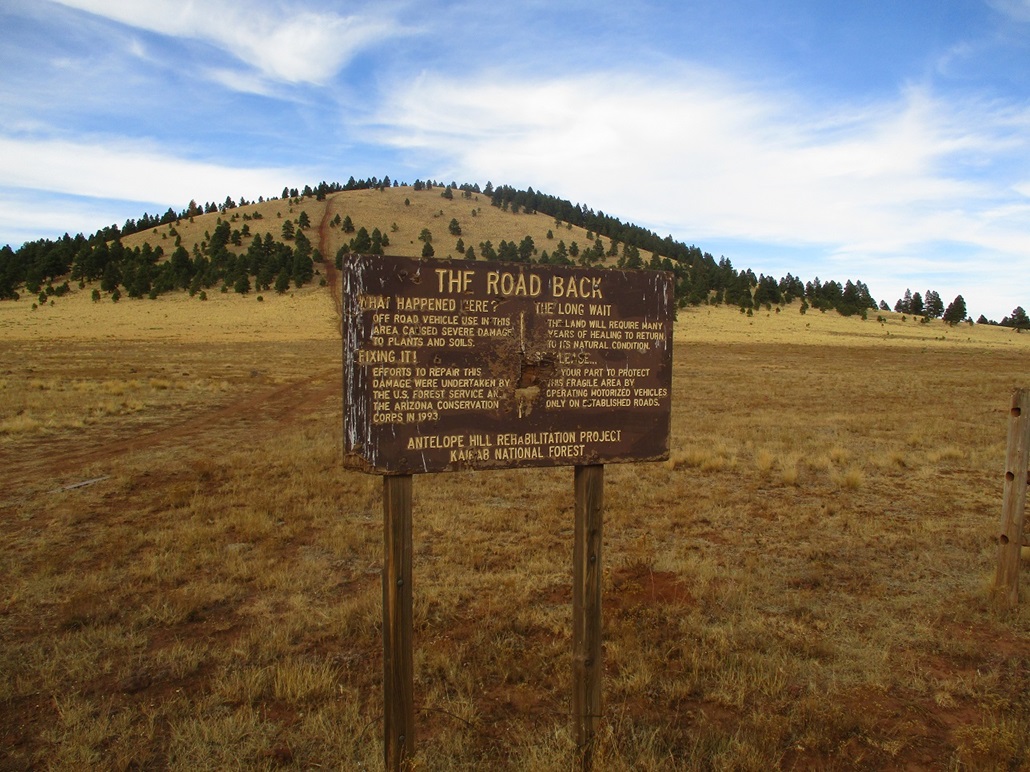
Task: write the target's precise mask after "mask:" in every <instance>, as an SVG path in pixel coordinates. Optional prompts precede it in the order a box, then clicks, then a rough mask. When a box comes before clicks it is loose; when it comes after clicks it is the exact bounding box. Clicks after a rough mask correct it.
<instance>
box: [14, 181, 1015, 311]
mask: <svg viewBox="0 0 1030 772" xmlns="http://www.w3.org/2000/svg"><path fill="white" fill-rule="evenodd" d="M401 185H406V183H403V182H398V181H397V180H391V179H390V178H389V177H388V176H385V177H383V178H382V179H378V178H376V177H370V178H368V179H360V180H358V179H355V178H354V177H353V176H352V177H350V178H349V179H348V180H347V182H346V183H345V184H341V183H339V182H332V183H330V182H326V181H324V180H323V181H322V182H320V183H319V184H318V185H316V186H314V187H312V186H311V185H305V186H304V187H303V188H302V189H299V190H298V189H297V188H289V187H284V188H283V190H282V194H281V197H282V198H283V199H291V200H295V202H299V201H300V200H301V199H302V198H308V197H313V198H316V199H317V200H323V199H324V198H325V197H326V196H328V195H329V194H331V193H336V192H340V191H346V190H370V189H376V190H383V189H385V188H388V187H399V186H401ZM412 187H413V189H414V190H416V191H426V190H433V189H435V188H443V192H442V193H441V194H440V195H441V196H443V197H444V198H453V195H454V191H460V192H461V194H462V195H463V196H464V197H466V198H471V197H472V195H473V194H474V193H482V194H483V195H485V196H487V197H488V198H489V199H490V202H491V204H492V205H493V206H496V207H498V208H500V209H502V210H506V211H510V212H512V213H514V214H518V213H519V212H526V213H537V212H539V213H541V214H546V215H548V216H551V217H553V218H554V220H555V224H556V226H560V225H562V224H564V225H565V226H566V227H568V226H578V227H580V228H582V229H584V230H585V231H586V232H587V234H586V235H587V241H588V242H590V243H588V244H587V245H586V246H584V247H582V248H581V247H580V246H579V245H578V244H577V243H576V242H575V241H573V242H572V243H571V244H569V245H566V244H565V242H564V241H559V242H558V244H557V246H556V247H555V248H554V249H553V250H550V251H549V250H547V249H544V250H543V251H542V252H539V253H538V250H537V246H536V245H535V244H534V243H533V240H532V238H531V237H529V236H526V237H525V238H524V239H523V240H522V241H521V242H519V243H515V242H514V241H513V242H507V241H503V240H502V241H501V243H500V244H499V245H497V247H494V245H493V244H492V243H491V242H490V241H485V242H482V243H481V244H480V245H479V253H478V255H477V252H476V249H475V248H474V247H473V246H471V245H468V246H466V245H465V244H464V242H463V241H462V240H461V239H460V238H459V239H458V243H457V245H456V247H457V251H458V253H459V254H460V255H463V256H464V257H465V258H466V259H472V260H474V259H477V256H478V257H480V258H482V259H485V260H504V261H511V262H537V263H542V264H557V265H575V264H579V265H585V266H590V265H596V264H599V263H600V262H601V261H602V260H603V259H604V258H606V257H609V258H610V257H616V256H617V258H618V259H617V264H618V266H619V267H620V268H628V269H656V270H666V271H671V272H672V273H673V274H675V277H676V285H675V286H676V297H677V300H678V303H679V305H680V306H685V305H700V304H702V303H715V304H721V303H725V304H728V305H733V306H739V307H740V309H741V310H742V311H744V310H750V309H754V308H760V307H765V308H771V307H772V306H773V305H777V306H779V305H784V304H788V303H790V302H792V301H794V300H796V299H798V298H800V299H801V301H802V304H801V311H802V313H804V312H805V311H807V310H808V309H809V308H816V309H819V310H830V309H833V310H836V311H838V312H839V313H841V314H843V315H846V316H847V315H855V314H859V315H862V316H863V317H865V315H866V314H867V311H868V310H869V309H873V310H876V309H879V310H883V311H887V310H890V309H889V308H888V306H887V304H886V303H885V302H881V303H880V304H879V305H878V304H877V303H876V301H875V300H874V299H873V298H872V296H871V294H870V292H869V288H868V287H867V286H866V285H865V284H864V283H863V282H861V281H851V280H848V281H847V282H845V283H844V284H841V283H840V282H836V281H827V282H822V281H820V279H819V278H818V277H816V278H815V279H814V280H813V281H810V282H807V283H805V282H802V281H801V280H800V279H798V278H797V277H794V276H792V275H791V274H789V273H788V274H787V275H786V276H785V277H783V278H781V279H779V280H777V279H775V278H774V277H771V276H764V275H760V276H756V275H755V274H754V272H753V271H751V270H750V269H747V270H737V269H735V268H734V267H733V264H732V263H731V261H730V260H729V258H726V257H721V258H720V259H719V260H718V261H716V259H715V258H714V257H713V256H712V255H711V254H709V253H708V252H702V250H701V249H699V248H698V247H696V246H694V245H687V244H685V243H684V242H679V241H675V240H673V238H672V236H666V237H664V238H662V237H659V236H658V235H657V234H656V233H654V232H652V231H649V230H647V229H645V228H642V227H640V226H637V225H633V224H630V223H623V222H621V221H620V220H619V219H618V218H616V217H612V216H610V215H607V214H605V213H604V212H602V211H597V212H595V211H594V210H593V209H590V208H588V207H585V206H583V205H581V204H572V203H571V202H570V201H568V200H567V199H561V198H557V197H555V196H550V195H546V194H544V193H540V192H537V191H534V190H533V188H528V189H527V190H524V191H523V190H518V189H516V188H514V187H512V186H509V185H500V186H498V187H496V188H495V187H494V186H493V184H492V183H490V182H487V183H486V186H485V187H484V188H482V189H480V187H479V185H478V184H469V183H464V184H461V185H459V184H458V183H456V182H451V183H449V184H444V183H441V182H438V181H435V180H425V181H423V180H420V179H419V180H415V182H414V184H413V186H412ZM275 198H277V197H276V196H270V197H269V200H273V199H275ZM264 200H265V199H264V198H263V197H259V198H258V202H262V201H264ZM248 203H252V202H248V201H247V200H246V199H245V198H242V197H241V198H240V200H239V202H238V203H237V202H236V201H234V200H233V199H232V198H231V197H229V196H227V197H226V199H225V201H224V202H222V203H221V204H215V203H214V202H208V203H206V204H204V205H203V206H202V205H200V204H198V203H197V202H196V201H191V202H190V204H189V206H187V207H186V208H185V209H183V210H182V211H181V212H178V213H177V212H175V211H174V210H173V209H172V208H169V209H168V210H167V211H166V212H165V213H164V214H163V215H161V216H156V215H149V214H147V213H144V214H143V215H142V216H141V217H140V218H139V219H136V220H133V219H128V220H126V222H125V224H124V225H123V226H122V227H120V228H119V227H118V226H117V225H111V226H108V227H106V228H102V229H100V230H98V231H97V232H96V233H95V234H93V235H92V236H90V237H88V238H87V237H85V236H83V235H82V234H79V235H77V236H74V237H72V236H69V235H68V234H65V235H64V236H63V237H62V238H60V239H57V240H56V241H51V240H49V239H39V240H37V241H33V242H27V243H26V244H24V245H22V247H20V248H19V249H18V250H13V249H11V247H10V246H4V247H2V248H0V299H7V298H14V297H17V292H16V288H17V287H18V286H20V285H21V284H24V285H25V287H26V289H27V290H28V291H29V292H32V293H33V294H35V293H36V292H40V291H43V287H45V286H52V283H53V281H54V280H55V279H57V278H58V277H59V276H63V275H65V274H68V273H69V272H71V274H72V278H73V279H76V280H80V281H90V280H95V279H97V278H99V279H104V277H105V275H106V274H107V273H108V272H110V277H109V278H107V280H106V282H104V283H105V284H106V286H111V287H113V288H115V289H117V288H118V287H119V286H121V287H124V288H125V290H126V291H127V292H128V293H129V294H130V296H142V295H152V294H154V293H155V292H156V293H157V294H160V293H162V292H167V291H171V290H173V289H190V290H191V291H197V290H198V289H199V288H211V287H212V286H214V285H215V284H216V283H218V282H219V281H221V282H222V283H223V286H225V287H228V288H233V289H238V290H239V291H249V289H250V287H249V283H250V278H253V279H254V285H255V286H256V287H257V288H258V289H265V290H267V289H270V288H272V287H274V288H276V289H277V290H279V291H281V292H284V291H285V289H286V288H287V287H288V286H289V284H290V282H293V283H294V284H295V285H296V286H302V285H303V284H304V283H306V282H308V281H310V280H311V278H312V276H313V259H314V260H321V255H318V252H317V250H314V249H312V247H311V243H310V241H309V240H308V239H307V237H306V236H305V235H304V233H303V230H304V227H306V226H305V225H304V224H301V227H299V228H297V229H296V232H292V228H291V229H290V230H291V232H289V233H288V232H287V227H286V224H284V231H283V234H282V235H283V239H284V241H290V240H292V241H294V246H293V247H290V246H289V245H287V244H285V243H283V242H280V241H275V240H274V239H273V238H272V237H271V235H266V236H265V237H264V239H260V238H258V237H255V238H254V242H253V243H252V244H251V245H250V247H249V248H248V250H247V252H246V253H244V254H241V255H238V256H236V255H234V254H233V253H232V252H230V251H229V250H228V248H227V244H228V243H230V241H231V243H233V244H234V245H236V246H240V245H241V237H246V236H249V233H248V232H247V227H248V226H247V225H244V228H243V232H242V234H241V232H240V231H232V230H230V226H229V224H228V223H226V222H224V221H221V220H219V224H218V226H217V227H216V228H215V233H214V234H212V235H211V236H210V238H209V239H208V240H207V241H206V242H205V243H204V244H203V245H202V246H201V247H200V248H195V249H194V253H193V254H192V255H191V254H190V253H189V252H187V251H186V249H185V248H183V247H182V246H181V245H180V244H178V239H177V245H176V249H175V251H174V252H173V254H172V255H171V257H170V259H169V260H168V261H166V262H163V263H162V262H161V258H162V257H163V256H164V253H163V251H162V249H161V247H158V248H157V249H152V248H150V246H149V245H148V244H145V245H144V246H143V247H138V248H136V249H134V250H128V249H126V248H125V247H123V246H122V245H121V243H120V241H119V239H120V238H121V237H122V236H125V235H129V234H131V233H137V232H140V231H144V230H147V229H153V228H156V227H158V226H159V225H167V224H170V223H173V222H178V221H180V220H182V219H188V218H192V217H195V216H196V215H199V214H208V213H215V212H218V213H221V214H225V213H226V212H228V211H229V210H232V209H235V208H236V207H237V206H245V205H247V204H248ZM302 215H304V213H302ZM244 219H247V218H246V217H245V218H244ZM290 225H291V226H292V223H290ZM332 225H334V226H336V227H342V229H343V230H344V232H345V233H354V237H353V238H352V239H351V240H350V242H349V243H348V244H346V245H345V247H343V248H341V250H340V252H339V253H338V254H337V256H336V259H337V262H340V261H341V260H342V255H343V254H344V253H345V252H346V251H353V252H366V253H371V254H382V253H383V249H384V248H385V247H388V246H389V243H390V241H389V237H388V236H387V234H384V233H381V232H380V231H379V229H377V228H376V229H373V231H372V232H371V233H369V232H368V231H367V229H365V228H357V229H355V228H354V226H353V223H351V222H350V218H349V217H348V218H346V220H344V221H341V220H340V218H339V217H337V218H336V220H334V221H333V223H332ZM449 232H450V233H451V235H457V236H459V237H460V234H461V228H460V225H459V224H458V223H457V220H452V221H451V224H450V227H449ZM427 234H428V229H426V230H424V231H423V234H422V235H420V237H419V238H420V239H421V240H422V241H423V242H424V244H423V256H426V257H430V256H433V255H434V253H435V250H434V247H433V245H432V236H431V234H428V237H427ZM552 236H553V234H552V233H551V232H549V233H548V238H549V239H550V238H551V237H552ZM602 237H605V238H607V239H608V240H609V247H608V249H607V250H606V249H605V248H604V244H603V241H602ZM646 253H650V259H649V260H646V261H645V260H644V258H643V257H642V255H643V254H646ZM108 291H112V292H113V291H114V289H112V290H108ZM894 310H895V311H898V312H900V313H906V314H911V315H912V316H921V317H923V318H924V319H926V320H929V319H936V318H943V319H944V321H946V322H950V323H953V324H954V323H957V322H958V321H962V320H963V319H965V318H966V307H965V300H964V299H963V298H962V296H961V295H959V296H957V297H956V298H955V300H954V301H952V303H951V304H949V306H948V307H947V308H945V307H944V305H943V302H942V301H941V298H940V296H939V295H938V294H937V293H936V292H933V291H930V290H928V291H927V292H926V294H925V296H921V295H920V294H919V293H918V292H916V293H912V292H910V291H908V290H906V292H905V297H903V298H901V299H899V300H898V302H897V303H896V304H895V307H894ZM977 321H978V322H979V323H985V324H994V322H993V321H989V320H987V319H985V318H984V317H983V316H982V315H981V317H980V318H979V319H978V320H977ZM1001 324H1002V325H1003V326H1010V327H1016V328H1030V322H1027V315H1026V312H1025V311H1024V310H1023V308H1022V307H1021V306H1020V307H1017V308H1016V309H1014V310H1013V312H1012V314H1011V315H1010V316H1006V317H1005V318H1004V319H1003V320H1002V322H1001Z"/></svg>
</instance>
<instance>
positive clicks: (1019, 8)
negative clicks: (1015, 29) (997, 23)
mask: <svg viewBox="0 0 1030 772" xmlns="http://www.w3.org/2000/svg"><path fill="white" fill-rule="evenodd" d="M987 4H988V5H989V6H991V7H992V8H993V9H994V10H996V11H998V12H999V13H1001V14H1004V15H1005V16H1008V17H1009V18H1011V19H1014V20H1015V21H1018V22H1030V0H987Z"/></svg>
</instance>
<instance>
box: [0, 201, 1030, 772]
mask: <svg viewBox="0 0 1030 772" xmlns="http://www.w3.org/2000/svg"><path fill="white" fill-rule="evenodd" d="M392 193H393V191H388V192H386V193H384V194H381V195H384V196H386V195H391V194H392ZM424 195H428V196H433V201H432V206H438V207H441V208H446V205H448V204H449V203H450V202H446V201H445V200H444V199H440V198H439V195H438V194H436V195H434V194H433V193H431V192H430V193H429V194H424ZM455 203H456V204H462V203H463V202H462V201H461V200H460V199H459V200H458V201H456V202H455ZM414 205H415V203H414V198H413V204H412V206H414ZM427 205H428V204H427ZM463 205H465V206H468V205H469V204H467V203H463ZM334 206H335V204H334ZM488 209H489V207H488V206H483V210H484V212H483V214H484V216H485V215H486V213H487V210H488ZM357 211H358V210H357V209H355V210H354V212H357ZM354 212H351V217H352V219H354V220H355V222H356V223H360V220H359V219H358V217H357V216H356V215H355V213H354ZM309 216H311V217H312V219H315V217H314V213H313V212H309ZM477 217H478V215H477ZM199 219H200V218H198V220H199ZM516 219H519V220H520V221H521V220H523V219H525V220H528V219H529V218H528V217H526V216H524V215H519V216H518V218H516ZM447 220H449V218H447ZM447 220H445V221H444V222H443V227H442V232H443V233H446V221H447ZM551 226H552V227H553V223H552V224H551ZM404 227H406V226H404V225H403V224H402V225H401V230H400V231H398V232H403V228H404ZM463 227H465V223H464V221H463ZM434 233H435V231H434ZM416 236H417V234H416ZM470 241H471V240H470V239H469V238H466V242H470ZM495 243H496V240H495ZM438 252H439V250H438ZM88 297H89V289H88V288H87V290H85V291H76V292H74V293H73V294H72V295H71V296H69V297H66V298H62V299H60V300H59V302H57V303H55V305H54V306H52V307H47V308H41V309H38V310H37V311H35V312H33V311H32V310H31V308H30V305H29V303H27V302H26V301H18V302H16V303H0V320H2V321H0V323H2V324H3V325H4V326H3V327H2V328H0V329H2V332H0V359H2V361H3V363H4V364H3V365H2V367H0V426H2V427H5V428H4V429H3V430H2V431H0V455H2V457H3V458H4V460H5V461H4V473H3V474H4V485H3V486H2V492H0V518H2V520H3V526H4V527H3V529H2V530H0V534H2V535H0V540H2V541H0V554H3V556H4V558H3V562H2V564H0V565H2V566H3V573H2V577H3V582H2V584H0V587H2V590H0V738H2V740H0V742H2V747H3V748H4V754H3V756H2V758H0V768H4V769H29V768H48V767H49V768H69V767H72V766H79V767H86V768H111V769H129V768H159V769H160V768H168V769H183V770H185V769H191V770H192V769H198V768H203V769H218V768H253V769H266V768H274V767H287V768H311V767H316V766H321V767H329V768H377V767H378V766H379V765H380V764H381V753H382V743H381V739H380V733H381V726H382V694H381V661H382V653H381V651H382V649H381V639H380V626H381V619H380V614H381V608H380V604H381V585H380V573H379V572H380V568H381V561H382V514H381V506H382V504H381V491H380V481H379V480H378V479H377V478H373V477H369V476H364V475H360V474H357V473H354V472H350V471H346V470H344V469H343V468H342V466H341V463H340V455H341V449H340V446H341V436H340V434H341V427H340V413H341V389H340V382H339V381H340V375H339V357H340V354H339V345H340V344H339V337H338V333H337V331H336V326H335V325H336V320H335V317H334V313H335V312H334V310H333V304H332V302H331V299H330V298H329V296H328V291H327V290H326V289H324V288H323V289H318V288H312V289H307V290H303V291H300V292H296V293H295V294H294V295H293V296H292V297H289V296H287V297H285V298H266V301H265V303H263V304H258V303H256V302H255V301H254V299H253V298H239V297H236V296H233V295H232V294H230V295H217V296H215V297H213V298H212V299H211V300H209V301H207V302H206V303H203V304H202V303H201V302H200V301H199V300H191V299H187V298H185V297H181V298H174V297H169V298H162V299H159V300H157V301H149V300H141V301H134V302H130V301H127V300H123V301H121V302H120V303H118V304H114V303H110V302H104V303H101V304H98V305H93V304H91V303H90V301H89V300H88ZM76 304H78V305H76ZM277 304H281V305H282V306H283V307H284V309H285V312H284V313H283V314H282V315H281V316H280V315H274V316H271V315H269V314H272V313H273V311H274V310H275V309H276V306H277ZM94 309H95V313H96V314H97V315H96V316H94V317H89V321H88V323H86V324H82V323H78V322H76V319H78V318H79V317H78V316H77V315H76V312H83V313H85V312H92V311H93V310H94ZM280 310H283V309H280ZM209 315H210V316H209ZM888 316H889V321H887V322H886V323H885V325H882V326H881V325H880V324H879V323H877V322H875V321H871V320H870V321H866V322H863V321H861V320H858V319H840V318H839V317H837V316H836V315H835V314H818V313H812V312H810V313H809V314H807V315H806V316H802V315H800V314H799V313H798V312H797V309H796V308H794V309H786V310H784V311H782V312H781V313H780V314H775V313H772V314H770V315H768V316H766V315H764V314H759V315H757V316H755V317H753V318H747V317H744V316H741V315H740V314H738V313H737V312H736V311H734V310H728V309H720V308H712V309H709V308H702V309H695V310H687V311H684V312H681V315H680V319H679V321H678V322H677V326H676V338H677V343H676V347H675V374H674V406H673V437H672V457H671V459H670V461H669V462H668V463H664V464H639V465H610V466H609V467H608V468H607V470H606V491H605V499H606V512H605V546H604V550H605V551H604V557H603V561H604V580H603V582H604V587H603V591H604V640H605V644H604V645H605V676H604V700H603V704H604V719H603V723H602V730H601V735H600V737H599V747H598V749H597V765H598V768H600V769H607V770H638V769H645V770H666V769H670V768H682V769H762V770H765V769H771V768H798V769H805V768H862V769H866V768H874V769H875V768H883V769H887V768H954V769H960V768H974V769H997V768H1026V767H1028V766H1030V739H1028V738H1030V698H1028V696H1027V695H1028V694H1030V692H1028V691H1027V689H1026V684H1025V677H1026V674H1027V672H1028V670H1030V611H1028V610H1027V609H1026V606H1025V604H1024V606H1023V607H1021V608H1020V609H1019V610H1017V611H1015V612H1013V613H1010V614H1004V615H1002V614H999V613H998V612H996V611H994V610H992V608H991V606H990V604H989V602H988V587H989V583H990V579H991V577H992V575H993V568H994V559H995V549H994V532H995V530H996V528H997V521H998V517H999V514H1000V496H1001V488H1002V480H1001V465H1002V462H1003V458H1004V449H1005V438H1006V434H1005V433H1006V428H1007V426H1006V421H1007V407H1008V399H1009V395H1010V393H1011V390H1012V389H1013V388H1014V387H1016V386H1018V385H1027V384H1026V380H1027V369H1026V362H1027V354H1028V353H1030V335H1015V334H1013V333H1011V332H1010V331H1007V330H1000V329H997V328H991V329H981V328H972V329H969V328H955V329H950V328H945V327H944V326H943V325H941V324H940V323H934V324H930V325H918V324H915V323H912V322H901V321H900V317H897V318H896V317H894V316H893V315H888ZM886 331H890V332H891V336H890V337H889V338H888V337H887V336H886V334H885V332H886ZM82 482H87V483H89V484H87V485H81V486H78V487H73V486H75V485H76V484H78V483H82ZM414 493H415V512H414V522H415V525H414V539H415V556H414V577H415V587H414V593H415V627H416V630H415V638H416V651H415V678H416V684H415V689H416V701H417V723H418V738H417V743H418V746H417V747H418V750H417V757H416V760H415V761H416V767H417V768H419V769H434V770H435V769H482V768H499V769H513V770H540V769H567V768H568V767H569V765H570V759H571V758H572V757H573V753H574V748H573V745H574V741H573V738H572V735H571V732H570V729H571V723H570V717H569V711H570V705H569V691H570V683H571V676H570V673H571V662H570V659H571V574H572V569H571V552H572V506H573V502H572V470H571V469H567V468H563V469H552V470H509V471H503V472H482V473H458V474H451V475H436V476H425V477H420V478H419V479H417V480H416V481H415V490H414Z"/></svg>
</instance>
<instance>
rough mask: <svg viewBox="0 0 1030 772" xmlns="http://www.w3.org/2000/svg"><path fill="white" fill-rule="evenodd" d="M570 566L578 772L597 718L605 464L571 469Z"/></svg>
mask: <svg viewBox="0 0 1030 772" xmlns="http://www.w3.org/2000/svg"><path fill="white" fill-rule="evenodd" d="M575 488H576V524H575V536H574V544H573V550H572V551H573V567H572V715H573V720H574V722H575V725H576V748H577V753H578V754H579V759H580V768H581V769H583V770H589V769H591V768H592V766H593V753H594V740H595V738H596V735H597V726H598V723H599V721H600V718H601V671H602V668H601V664H602V663H601V526H602V520H603V516H604V465H603V464H590V465H584V466H577V467H576V474H575Z"/></svg>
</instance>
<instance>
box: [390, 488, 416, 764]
mask: <svg viewBox="0 0 1030 772" xmlns="http://www.w3.org/2000/svg"><path fill="white" fill-rule="evenodd" d="M383 537H384V544H383V547H384V549H383V695H384V697H385V699H384V702H383V710H384V719H383V724H384V735H383V737H384V741H385V742H384V754H385V757H386V768H387V769H403V768H405V767H406V766H407V764H408V762H409V761H410V760H411V755H412V752H413V750H414V748H415V696H414V667H413V664H412V662H413V655H412V633H411V627H412V624H411V606H412V594H411V550H412V546H411V475H410V474H406V475H396V476H390V477H384V478H383Z"/></svg>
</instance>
